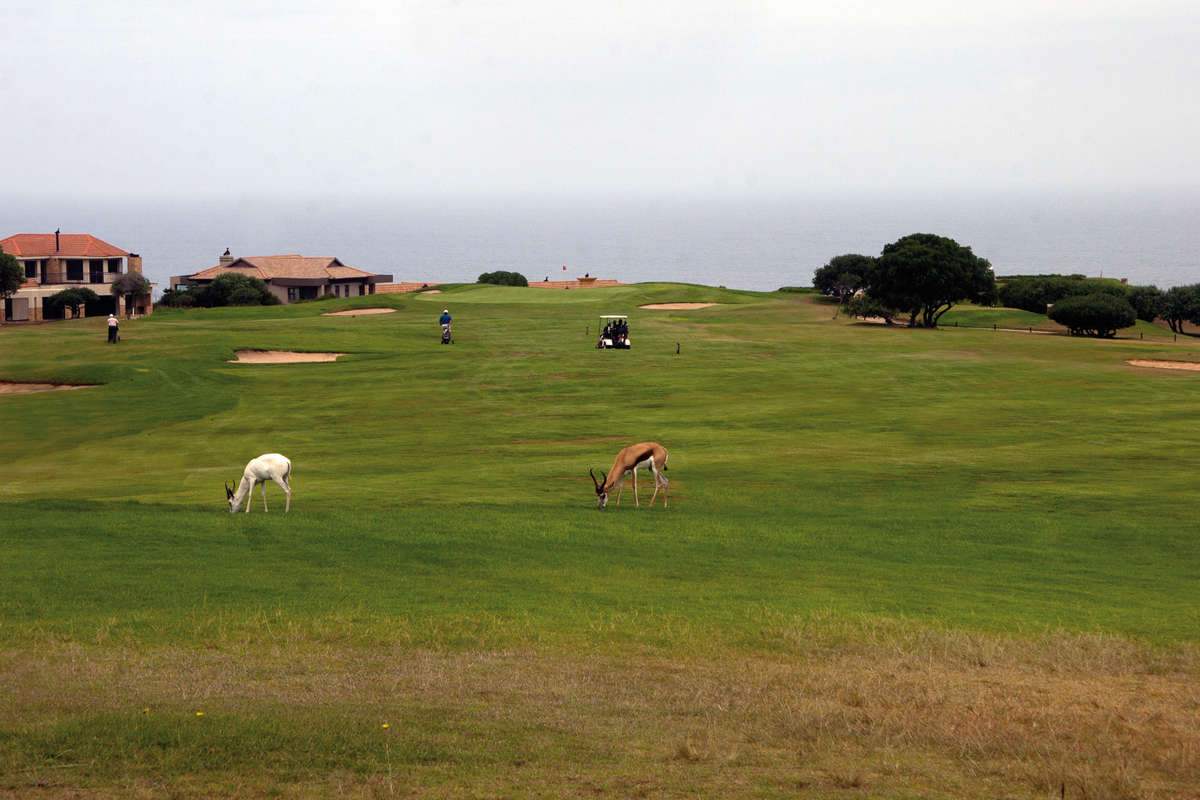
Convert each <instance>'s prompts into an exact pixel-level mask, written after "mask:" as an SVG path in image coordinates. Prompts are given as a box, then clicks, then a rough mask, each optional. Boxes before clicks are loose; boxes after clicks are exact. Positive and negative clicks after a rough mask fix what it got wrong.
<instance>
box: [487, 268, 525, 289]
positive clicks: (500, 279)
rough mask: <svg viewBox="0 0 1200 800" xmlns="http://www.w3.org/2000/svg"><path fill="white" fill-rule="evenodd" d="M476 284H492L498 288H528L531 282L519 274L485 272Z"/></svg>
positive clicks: (502, 271)
mask: <svg viewBox="0 0 1200 800" xmlns="http://www.w3.org/2000/svg"><path fill="white" fill-rule="evenodd" d="M476 283H492V284H496V285H497V286H528V285H529V281H527V280H526V279H525V276H524V275H522V274H521V273H519V272H505V271H504V270H497V271H496V272H485V273H483V274H482V275H480V276H479V280H478V281H476Z"/></svg>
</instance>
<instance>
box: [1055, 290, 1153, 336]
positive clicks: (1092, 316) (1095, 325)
mask: <svg viewBox="0 0 1200 800" xmlns="http://www.w3.org/2000/svg"><path fill="white" fill-rule="evenodd" d="M1048 316H1049V317H1050V319H1052V320H1054V321H1055V322H1057V323H1058V324H1060V325H1065V326H1066V327H1067V330H1069V331H1070V332H1071V335H1072V336H1098V337H1102V338H1106V339H1111V338H1112V337H1114V336H1116V335H1117V329H1118V328H1128V327H1129V326H1130V325H1132V324H1134V323H1135V322H1136V321H1137V314H1135V313H1134V310H1133V306H1131V305H1129V301H1128V300H1126V299H1124V298H1123V297H1114V296H1113V295H1111V294H1107V293H1103V292H1096V293H1095V294H1086V295H1075V296H1073V297H1068V298H1065V299H1063V300H1060V301H1059V302H1057V303H1055V304H1054V307H1053V308H1051V309H1050V312H1049V315H1048Z"/></svg>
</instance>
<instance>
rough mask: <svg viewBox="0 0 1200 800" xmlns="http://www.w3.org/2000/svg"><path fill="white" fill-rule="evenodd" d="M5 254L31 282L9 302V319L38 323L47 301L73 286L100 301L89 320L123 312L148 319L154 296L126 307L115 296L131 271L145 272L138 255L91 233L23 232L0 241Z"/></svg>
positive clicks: (6, 313) (6, 312) (6, 314)
mask: <svg viewBox="0 0 1200 800" xmlns="http://www.w3.org/2000/svg"><path fill="white" fill-rule="evenodd" d="M0 250H3V251H4V252H5V253H8V254H9V255H11V256H14V257H15V258H16V259H17V262H18V263H20V264H21V266H22V268H24V270H25V283H23V284H22V285H21V288H20V289H18V290H17V292H16V294H14V295H13V296H12V297H9V298H6V299H5V301H4V316H3V318H4V320H6V321H10V322H23V321H38V320H41V319H43V318H44V315H43V301H44V300H45V299H46V298H47V297H50V296H51V295H54V294H57V293H59V292H61V291H63V290H64V289H70V288H72V287H86V288H88V289H91V290H92V291H93V292H95V293H96V294H97V295H99V297H100V302H99V303H90V304H89V305H90V306H91V307H89V308H86V309H85V313H86V314H87V315H88V316H96V315H100V316H103V315H106V314H110V313H121V312H122V311H124V313H125V314H127V315H133V314H148V313H150V311H151V310H152V309H153V304H152V303H151V301H150V295H145V296H143V297H137V298H126V299H125V306H126V307H125V308H124V309H121V308H119V305H120V303H119V301H118V300H117V298H114V297H113V296H112V294H111V293H110V284H112V282H113V281H115V280H116V279H117V278H118V277H120V276H121V275H122V274H124V273H126V272H137V273H140V272H141V271H142V258H141V256H139V255H138V254H137V253H131V252H129V251H128V250H123V249H122V248H120V247H117V246H116V245H111V244H109V243H108V242H106V241H104V240H102V239H97V238H96V237H95V236H92V235H91V234H89V233H60V232H58V231H55V232H54V233H18V234H15V235H13V236H9V237H8V238H6V239H0Z"/></svg>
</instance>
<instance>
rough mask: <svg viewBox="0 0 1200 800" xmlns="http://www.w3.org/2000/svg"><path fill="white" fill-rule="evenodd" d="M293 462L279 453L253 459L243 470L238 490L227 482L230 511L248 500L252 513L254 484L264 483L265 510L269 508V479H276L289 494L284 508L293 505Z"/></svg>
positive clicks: (247, 504) (247, 508)
mask: <svg viewBox="0 0 1200 800" xmlns="http://www.w3.org/2000/svg"><path fill="white" fill-rule="evenodd" d="M291 479H292V462H291V461H288V460H287V458H286V457H284V456H281V455H279V453H264V454H262V455H261V456H259V457H258V458H255V459H251V461H250V463H249V464H247V465H246V469H244V470H243V471H242V482H241V483H239V484H238V488H237V492H234V491H233V490H232V489H230V488H229V484H228V483H227V484H225V499H226V500H228V501H229V513H230V514H232V513H234V512H235V511H237V510H238V508H240V507H241V505H242V501H243V500H245V501H246V513H247V514H249V513H250V496H251V495H252V494H254V484H256V483H261V484H262V496H263V511H266V510H267V481H275V483H277V484H278V485H279V488H280V489H283V492H284V494H286V495H287V502H286V503H285V504H284V507H283V510H284V511H285V512H286V511H288V510H290V509H291V507H292V486H291Z"/></svg>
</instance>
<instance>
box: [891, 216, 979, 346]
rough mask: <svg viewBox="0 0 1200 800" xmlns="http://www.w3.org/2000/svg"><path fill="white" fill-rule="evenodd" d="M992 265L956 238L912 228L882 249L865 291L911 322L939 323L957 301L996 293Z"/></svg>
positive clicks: (932, 324) (912, 323) (925, 324)
mask: <svg viewBox="0 0 1200 800" xmlns="http://www.w3.org/2000/svg"><path fill="white" fill-rule="evenodd" d="M995 292H996V278H995V276H993V275H992V265H991V264H989V263H988V260H987V259H986V258H980V257H979V256H977V255H975V254H974V253H972V252H971V248H970V247H964V246H963V245H960V244H959V243H958V242H956V241H954V240H953V239H948V238H946V237H945V236H937V235H935V234H932V233H914V234H910V235H908V236H905V237H904V238H902V239H898V240H897V241H895V242H892V243H891V244H889V245H886V246H885V247H884V248H883V253H882V254H881V255H880V256H879V258H877V259H875V263H874V265H873V266H872V268H871V270H870V272H869V274H868V275H867V293H868V294H870V295H871V296H872V297H873V298H874V299H875V300H877V301H878V302H880V303H883V304H884V305H885V306H890V307H892V308H896V309H899V310H900V311H902V312H904V313H906V314H908V315H909V319H908V322H909V324H910V325H914V326H915V325H920V326H922V327H926V328H936V327H937V324H938V320H939V319H941V317H942V315H943V314H945V313H946V312H947V311H949V310H950V309H951V308H952V307H953V306H954V304H955V303H959V302H962V301H973V302H981V301H988V300H989V299H990V298H992V297H994V296H995Z"/></svg>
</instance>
